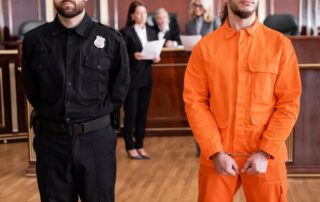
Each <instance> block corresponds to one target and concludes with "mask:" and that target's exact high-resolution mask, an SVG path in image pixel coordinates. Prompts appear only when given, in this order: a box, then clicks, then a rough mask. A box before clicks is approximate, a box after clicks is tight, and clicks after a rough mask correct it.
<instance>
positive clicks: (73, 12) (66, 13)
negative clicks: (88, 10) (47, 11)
mask: <svg viewBox="0 0 320 202" xmlns="http://www.w3.org/2000/svg"><path fill="white" fill-rule="evenodd" d="M65 2H70V3H72V4H73V5H74V7H73V8H72V9H70V8H69V9H68V8H65V6H64V5H63V4H64V3H65ZM54 7H55V8H56V10H57V13H58V14H59V15H61V16H63V17H65V18H73V17H75V16H77V15H79V14H80V13H82V12H83V9H84V8H85V1H84V0H83V1H81V2H80V3H78V4H77V3H75V2H74V1H72V0H65V1H62V2H61V3H60V4H59V5H58V4H56V3H54Z"/></svg>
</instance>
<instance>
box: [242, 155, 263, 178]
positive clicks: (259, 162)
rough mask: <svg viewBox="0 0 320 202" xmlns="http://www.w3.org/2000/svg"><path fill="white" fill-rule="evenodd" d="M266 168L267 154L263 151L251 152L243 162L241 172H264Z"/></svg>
mask: <svg viewBox="0 0 320 202" xmlns="http://www.w3.org/2000/svg"><path fill="white" fill-rule="evenodd" d="M267 168H268V156H267V154H266V153H264V152H260V151H259V152H256V153H254V154H252V155H251V156H250V157H249V159H248V160H247V162H246V163H245V164H244V166H243V168H242V169H241V172H243V173H244V172H247V173H248V174H257V173H266V172H267Z"/></svg>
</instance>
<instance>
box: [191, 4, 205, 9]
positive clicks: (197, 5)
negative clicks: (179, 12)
mask: <svg viewBox="0 0 320 202" xmlns="http://www.w3.org/2000/svg"><path fill="white" fill-rule="evenodd" d="M192 6H193V7H194V8H203V5H202V4H196V3H193V4H192Z"/></svg>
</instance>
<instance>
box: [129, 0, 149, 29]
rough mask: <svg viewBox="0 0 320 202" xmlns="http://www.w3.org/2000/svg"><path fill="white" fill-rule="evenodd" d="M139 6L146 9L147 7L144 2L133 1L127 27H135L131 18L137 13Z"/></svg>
mask: <svg viewBox="0 0 320 202" xmlns="http://www.w3.org/2000/svg"><path fill="white" fill-rule="evenodd" d="M138 6H143V7H145V8H146V5H145V4H144V3H143V2H142V1H133V2H131V4H130V6H129V10H128V16H127V22H126V27H130V26H132V25H134V21H133V20H132V18H131V14H133V13H134V12H135V11H136V8H137V7H138Z"/></svg>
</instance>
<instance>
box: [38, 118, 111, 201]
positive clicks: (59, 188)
mask: <svg viewBox="0 0 320 202" xmlns="http://www.w3.org/2000/svg"><path fill="white" fill-rule="evenodd" d="M38 123H39V126H38V129H37V132H36V131H35V133H36V136H35V138H34V145H33V146H34V149H35V151H36V154H37V162H36V172H37V180H38V186H39V191H40V197H41V201H42V202H77V201H78V197H80V199H81V201H82V202H114V191H115V188H114V187H115V179H116V144H117V137H116V134H115V132H114V130H113V128H112V127H111V125H110V124H109V125H107V126H105V127H104V128H101V129H98V130H95V131H93V132H89V133H87V134H82V135H71V134H70V132H68V130H67V129H66V127H62V126H61V125H57V126H54V127H53V126H52V124H50V126H49V127H48V126H47V124H45V121H41V120H39V122H38Z"/></svg>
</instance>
